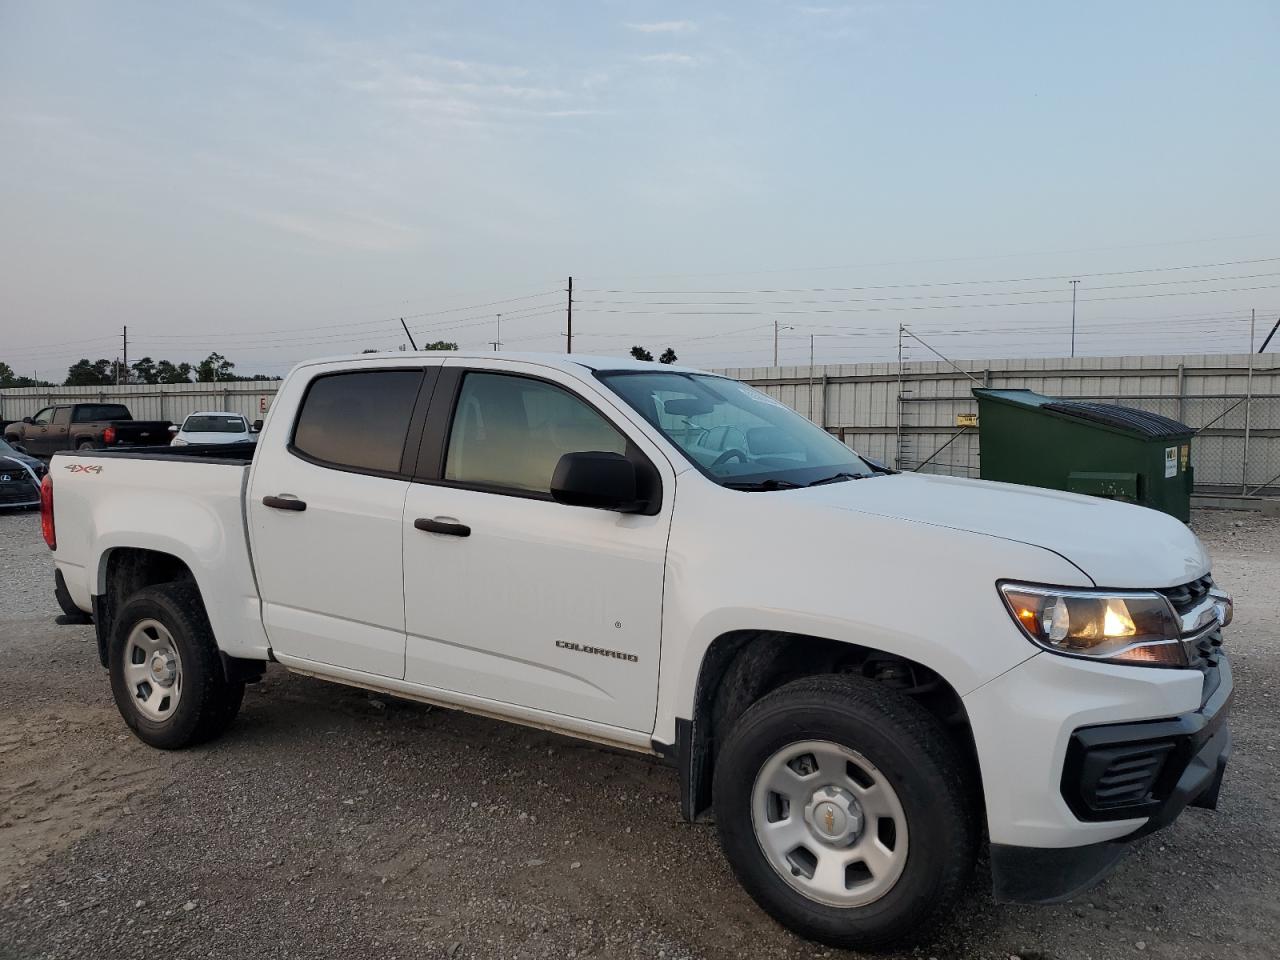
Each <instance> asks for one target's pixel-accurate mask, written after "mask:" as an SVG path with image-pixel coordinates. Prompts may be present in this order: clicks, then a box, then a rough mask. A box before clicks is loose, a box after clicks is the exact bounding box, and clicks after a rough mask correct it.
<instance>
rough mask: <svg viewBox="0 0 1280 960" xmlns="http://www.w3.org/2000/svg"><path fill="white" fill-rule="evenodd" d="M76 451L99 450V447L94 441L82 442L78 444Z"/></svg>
mask: <svg viewBox="0 0 1280 960" xmlns="http://www.w3.org/2000/svg"><path fill="white" fill-rule="evenodd" d="M76 449H77V450H97V449H98V445H97V444H96V443H94V442H93V441H92V440H81V441H80V442H79V443H77V444H76Z"/></svg>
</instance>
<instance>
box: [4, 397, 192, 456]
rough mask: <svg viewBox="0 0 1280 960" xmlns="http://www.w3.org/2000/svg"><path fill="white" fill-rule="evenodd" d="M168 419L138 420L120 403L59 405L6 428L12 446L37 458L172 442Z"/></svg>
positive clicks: (7, 438)
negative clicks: (68, 451)
mask: <svg viewBox="0 0 1280 960" xmlns="http://www.w3.org/2000/svg"><path fill="white" fill-rule="evenodd" d="M169 425H170V424H169V421H168V420H135V419H133V414H131V413H130V412H129V408H128V407H126V406H124V404H120V403H60V404H55V405H54V406H52V407H45V408H44V409H43V410H39V411H37V412H36V414H35V416H31V417H23V418H22V419H21V420H19V421H17V422H15V423H11V424H9V425H8V426H7V427H5V428H4V438H5V440H7V441H8V442H9V443H13V444H20V445H21V446H22V448H23V449H24V450H26V451H27V453H29V454H31V455H32V456H34V457H51V456H53V455H54V454H55V453H56V452H58V451H59V450H102V449H109V448H113V447H145V446H156V445H159V444H166V443H168V442H169Z"/></svg>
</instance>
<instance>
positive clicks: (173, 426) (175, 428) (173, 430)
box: [169, 423, 178, 433]
mask: <svg viewBox="0 0 1280 960" xmlns="http://www.w3.org/2000/svg"><path fill="white" fill-rule="evenodd" d="M169 432H170V433H177V432H178V425H177V424H176V423H171V424H169Z"/></svg>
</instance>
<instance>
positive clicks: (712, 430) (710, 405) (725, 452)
mask: <svg viewBox="0 0 1280 960" xmlns="http://www.w3.org/2000/svg"><path fill="white" fill-rule="evenodd" d="M600 379H601V380H602V381H603V382H604V383H605V384H606V385H607V386H608V387H609V388H610V389H611V390H613V391H614V392H615V393H616V394H618V396H620V397H622V399H623V400H625V401H626V402H627V404H628V405H629V406H631V407H633V408H634V409H635V410H636V411H637V412H638V413H639V414H640V415H641V416H642V417H644V418H645V419H646V420H648V421H649V422H650V423H651V424H653V425H654V426H655V427H657V428H658V430H660V431H662V433H663V435H665V436H666V437H667V439H669V440H670V441H671V442H672V443H674V444H675V445H676V446H677V447H679V448H680V450H681V452H682V453H683V454H684V455H685V456H686V457H688V459H689V461H690V462H691V463H692V464H693V465H694V466H695V467H697V468H698V469H699V470H701V471H702V472H703V473H704V474H706V475H707V476H708V477H710V478H711V479H712V480H715V481H716V482H717V483H720V484H722V485H724V486H731V487H740V488H742V489H756V490H777V489H783V488H787V487H795V486H808V485H809V484H812V483H814V482H827V481H835V480H845V479H855V478H857V477H866V476H870V475H872V474H873V473H874V472H875V471H874V470H873V469H872V468H871V467H870V466H869V465H868V464H867V462H866V461H865V460H863V459H862V458H861V457H859V456H858V455H857V454H856V453H854V452H853V451H852V450H850V449H849V448H848V447H846V446H845V445H844V444H843V443H841V442H840V441H839V440H837V439H836V438H835V437H833V436H831V435H830V434H829V433H827V432H826V431H825V430H823V429H822V428H820V427H818V426H816V425H814V424H813V423H811V422H810V421H808V420H806V419H805V418H804V417H802V416H800V415H799V414H798V413H796V412H795V411H794V410H792V409H790V408H789V407H786V406H784V405H783V404H781V403H779V402H778V401H776V400H774V399H773V398H772V397H768V396H765V395H764V394H763V393H760V392H759V391H758V390H753V389H751V388H750V387H748V386H746V385H745V384H741V383H738V382H737V381H736V380H729V379H726V378H724V377H714V376H710V375H707V374H696V373H675V372H669V373H666V372H664V373H659V372H654V373H647V372H644V373H632V372H629V371H624V372H615V373H603V374H601V375H600Z"/></svg>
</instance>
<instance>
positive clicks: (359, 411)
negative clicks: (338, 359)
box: [290, 370, 423, 475]
mask: <svg viewBox="0 0 1280 960" xmlns="http://www.w3.org/2000/svg"><path fill="white" fill-rule="evenodd" d="M422 378H423V373H422V371H421V370H368V371H362V372H359V373H335V374H330V375H328V376H323V377H317V378H316V379H315V380H313V381H312V382H311V386H310V387H308V389H307V394H306V396H305V397H304V398H303V400H302V407H301V409H300V410H299V411H298V419H297V422H296V423H295V424H294V428H293V442H292V443H291V444H290V450H291V451H292V452H293V453H295V454H297V455H299V456H301V457H302V458H303V459H306V460H311V461H313V462H315V463H317V464H319V465H320V466H325V467H333V468H335V469H340V470H352V471H355V472H358V473H373V474H382V475H387V474H397V473H399V472H400V457H401V455H402V454H403V452H404V442H405V436H406V434H407V433H408V430H409V421H410V419H411V418H412V416H413V407H414V403H415V401H416V400H417V398H418V389H419V387H420V386H421V385H422Z"/></svg>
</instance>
